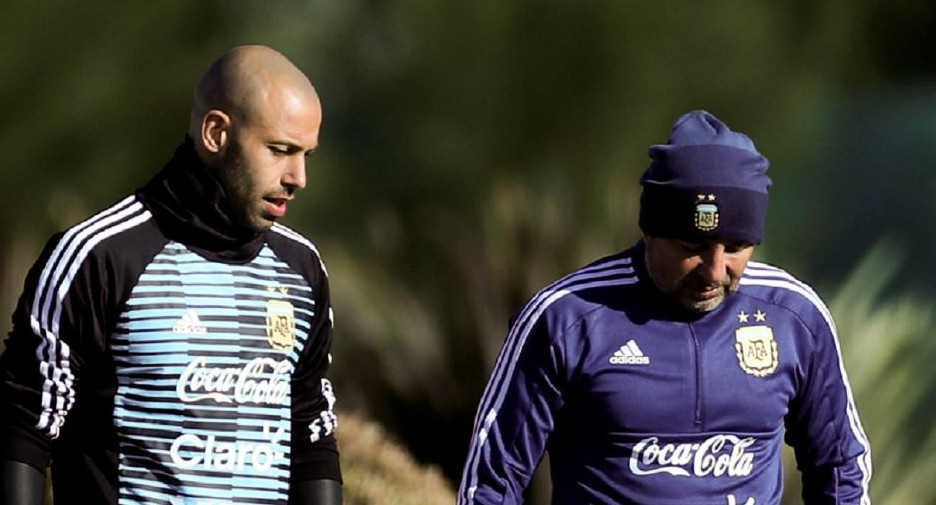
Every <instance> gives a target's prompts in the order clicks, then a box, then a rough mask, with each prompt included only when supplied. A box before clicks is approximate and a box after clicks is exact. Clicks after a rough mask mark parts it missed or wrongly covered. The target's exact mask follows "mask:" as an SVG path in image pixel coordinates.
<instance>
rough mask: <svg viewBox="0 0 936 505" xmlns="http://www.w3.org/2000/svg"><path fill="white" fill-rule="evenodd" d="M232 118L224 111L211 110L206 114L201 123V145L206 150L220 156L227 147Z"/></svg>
mask: <svg viewBox="0 0 936 505" xmlns="http://www.w3.org/2000/svg"><path fill="white" fill-rule="evenodd" d="M230 126H231V117H230V116H228V115H227V114H226V113H224V111H220V110H218V109H211V110H209V111H208V112H206V113H205V116H204V117H203V118H202V122H201V139H200V140H201V143H202V145H203V146H204V147H205V150H206V151H208V152H210V153H214V154H218V153H220V152H222V151H223V150H224V148H225V147H227V143H228V136H229V135H230Z"/></svg>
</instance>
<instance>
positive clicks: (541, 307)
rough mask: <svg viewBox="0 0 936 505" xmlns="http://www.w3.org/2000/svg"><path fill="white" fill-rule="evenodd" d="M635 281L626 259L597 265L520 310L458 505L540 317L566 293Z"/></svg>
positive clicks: (466, 498) (481, 415)
mask: <svg viewBox="0 0 936 505" xmlns="http://www.w3.org/2000/svg"><path fill="white" fill-rule="evenodd" d="M637 280H638V279H637V276H636V274H635V273H634V269H633V267H632V266H631V260H630V258H623V259H617V260H613V261H606V262H602V263H597V264H594V265H591V266H589V267H586V268H583V269H581V270H579V271H577V272H575V273H573V274H570V275H568V276H566V277H564V278H562V279H560V280H558V281H556V282H554V283H553V284H551V285H549V286H547V287H546V288H544V289H542V290H541V291H539V292H538V293H537V294H536V295H535V296H534V297H533V298H532V299H531V300H530V301H529V302H528V303H527V304H526V306H524V308H523V309H522V310H521V312H520V315H519V317H518V318H517V320H516V321H515V323H514V324H513V326H512V327H511V328H510V331H509V332H508V334H507V339H506V341H505V342H504V346H503V348H502V349H501V353H500V355H499V356H498V359H497V362H496V363H495V365H494V370H493V372H492V373H491V379H490V381H489V383H488V386H487V388H486V389H485V391H484V394H483V395H482V397H481V402H480V404H479V407H478V412H477V414H476V416H475V422H474V429H473V435H472V441H471V445H470V446H469V449H468V459H467V461H466V463H465V468H464V471H463V474H462V485H461V488H460V489H459V490H458V504H459V505H466V504H468V503H471V502H472V500H473V499H474V494H475V491H476V490H477V486H478V466H479V465H480V462H481V459H482V458H483V457H484V456H483V454H484V447H485V446H486V444H487V441H488V438H489V435H490V433H491V431H492V430H496V429H497V426H496V424H495V422H496V420H497V413H498V411H499V409H500V408H501V406H502V404H503V402H504V397H505V396H506V395H507V390H508V389H509V387H510V383H511V381H512V380H513V376H514V372H515V369H516V365H517V361H518V359H519V356H520V354H521V352H522V351H523V346H524V344H525V343H526V341H527V338H528V337H529V335H530V332H531V331H532V329H533V327H534V326H535V324H536V322H537V321H538V320H539V318H540V316H541V315H542V314H543V313H544V312H545V311H546V309H547V308H549V306H550V305H552V304H553V303H555V302H556V301H558V300H559V299H561V298H562V297H564V296H566V295H568V294H570V293H574V292H577V291H582V290H586V289H593V288H601V287H607V286H615V285H626V284H634V283H636V282H637Z"/></svg>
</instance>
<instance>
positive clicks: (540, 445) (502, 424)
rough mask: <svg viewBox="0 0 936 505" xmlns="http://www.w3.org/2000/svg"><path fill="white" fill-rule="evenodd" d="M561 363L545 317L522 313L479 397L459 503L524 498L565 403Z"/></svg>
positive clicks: (510, 502) (458, 498)
mask: <svg viewBox="0 0 936 505" xmlns="http://www.w3.org/2000/svg"><path fill="white" fill-rule="evenodd" d="M560 363H561V359H560V353H559V348H558V347H557V346H555V345H553V343H552V335H551V331H550V329H549V325H548V324H547V321H546V318H545V317H544V318H538V320H536V321H534V320H531V318H530V317H526V314H525V313H521V315H520V317H519V318H517V320H516V321H515V322H514V323H513V324H512V325H511V329H510V331H509V333H508V336H507V339H506V341H505V343H504V346H503V348H502V349H501V352H500V355H499V356H498V359H497V362H496V364H495V366H494V371H493V372H492V374H491V378H490V380H489V382H488V385H487V387H486V388H485V390H484V394H483V395H482V397H481V403H480V405H479V407H478V412H477V415H476V417H475V424H474V432H473V434H472V440H471V445H470V446H469V449H468V458H467V461H466V463H465V468H464V471H463V473H462V482H461V486H460V488H459V490H458V497H457V503H458V505H469V504H495V503H496V504H517V503H522V501H523V493H524V491H525V490H526V487H527V485H528V484H529V481H530V479H531V477H532V475H533V472H534V471H535V470H536V467H537V465H538V464H539V462H540V460H541V459H542V456H543V452H544V450H545V447H546V442H547V440H548V439H549V436H550V434H551V433H552V432H553V429H554V427H555V418H556V416H557V414H558V411H559V409H560V408H561V407H562V404H563V399H562V389H563V386H562V384H563V383H564V382H563V379H562V377H563V376H564V375H563V374H562V373H561V372H560V370H561V366H560Z"/></svg>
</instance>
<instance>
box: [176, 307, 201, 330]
mask: <svg viewBox="0 0 936 505" xmlns="http://www.w3.org/2000/svg"><path fill="white" fill-rule="evenodd" d="M172 332H173V333H183V334H186V335H203V334H205V333H208V328H205V327H204V326H203V325H202V324H201V320H199V319H198V314H196V313H195V309H188V310H186V311H185V314H182V317H181V318H179V320H178V321H176V324H175V326H173V327H172Z"/></svg>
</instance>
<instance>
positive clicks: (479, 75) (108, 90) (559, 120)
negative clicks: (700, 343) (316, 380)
mask: <svg viewBox="0 0 936 505" xmlns="http://www.w3.org/2000/svg"><path fill="white" fill-rule="evenodd" d="M934 34H936V5H934V4H932V3H926V2H916V1H912V0H894V1H887V2H885V1H883V0H871V1H870V2H863V3H860V4H855V3H854V2H846V1H844V0H830V1H825V2H806V1H802V0H798V1H797V0H794V1H786V2H779V1H766V0H764V1H755V2H749V1H742V0H716V1H713V2H702V3H689V2H674V1H661V2H628V1H621V0H615V1H611V0H595V1H589V2H569V1H557V0H544V1H540V2H532V1H524V0H498V1H496V2H495V1H491V0H481V1H479V2H432V1H429V0H397V1H389V0H356V1H345V2H331V1H327V0H309V1H280V2H263V1H259V0H239V1H237V2H222V1H217V0H211V1H200V2H182V1H178V0H176V1H172V0H157V1H154V2H148V3H137V2H132V3H126V2H113V1H103V2H96V3H94V4H77V3H71V2H64V1H61V0H49V1H47V2H41V3H36V2H32V3H30V2H26V1H25V0H10V1H7V2H3V3H0V42H2V49H0V111H3V116H2V119H0V181H2V184H0V244H4V246H3V247H2V248H0V304H2V307H5V308H6V310H10V309H11V308H12V306H13V304H14V302H15V297H16V296H17V294H18V291H19V289H20V286H21V283H22V279H23V276H24V274H25V269H26V268H27V267H28V265H29V263H30V262H31V261H32V259H33V258H34V257H35V255H36V253H37V252H38V249H39V248H40V247H41V243H42V241H43V240H45V238H46V237H47V236H48V235H49V234H50V233H52V232H53V231H56V230H59V229H61V228H63V227H65V226H67V225H69V224H72V223H74V222H77V221H78V220H80V219H81V218H83V217H84V216H86V215H87V214H88V213H90V212H91V211H93V210H94V209H97V208H100V207H103V206H105V205H107V204H108V203H109V202H111V201H113V200H115V199H116V198H117V197H118V196H121V195H123V194H125V193H127V192H129V191H131V190H132V189H133V188H135V187H137V186H139V185H140V184H142V183H143V182H145V181H146V179H147V178H148V177H149V176H150V175H151V174H152V173H154V172H155V171H156V170H157V169H158V168H159V167H161V165H162V164H163V163H164V162H165V161H166V160H167V159H168V156H169V155H170V153H171V151H172V149H173V147H175V145H176V144H177V143H178V142H180V141H181V139H182V135H183V132H184V129H185V125H186V122H187V120H188V108H189V105H190V94H191V91H192V89H193V87H194V85H195V83H196V82H197V80H198V78H199V76H200V74H201V72H202V71H203V70H204V69H205V67H206V66H207V65H208V64H209V63H210V62H211V61H212V60H213V59H214V58H215V57H217V56H218V55H219V54H220V53H221V52H223V51H224V50H226V49H227V48H229V47H230V46H232V45H235V44H240V43H253V42H259V43H266V44H269V45H272V46H273V47H276V48H277V49H279V50H281V51H282V52H284V53H285V54H286V55H287V56H289V57H290V58H291V59H293V60H294V61H295V62H296V63H297V64H298V65H299V66H300V67H301V68H303V69H304V70H306V72H307V73H308V74H309V76H310V78H311V79H312V80H313V82H314V83H315V84H316V86H317V87H318V89H319V92H320V94H321V96H322V99H323V103H324V107H325V124H324V127H323V132H322V138H321V147H320V150H319V152H318V153H317V154H316V155H315V156H314V157H313V158H312V159H311V161H310V165H309V180H310V187H309V188H307V189H306V190H305V192H304V193H303V194H302V195H301V196H300V198H299V200H297V202H296V205H295V206H294V207H293V209H292V211H291V213H290V216H289V221H288V223H287V224H290V225H292V226H294V227H295V228H297V229H299V230H300V231H302V232H303V233H305V234H306V235H308V236H309V237H311V238H312V239H313V240H314V241H315V242H316V243H317V244H318V246H319V249H320V250H321V251H322V252H323V255H324V257H325V260H326V262H327V263H328V265H329V268H330V272H331V275H332V283H333V292H334V297H335V305H336V313H337V320H336V343H335V349H334V355H335V358H336V362H335V366H334V376H335V381H336V385H337V388H338V391H339V396H340V399H341V402H342V404H343V406H345V407H349V408H350V407H353V408H356V409H360V410H361V411H363V412H365V413H366V414H367V415H368V416H369V417H371V418H374V419H377V420H379V421H380V422H381V423H383V424H384V426H386V427H387V428H388V429H389V430H390V431H392V432H393V433H395V434H396V436H397V437H399V438H400V439H401V440H402V441H403V442H404V443H405V444H406V445H407V446H408V447H409V448H410V449H411V450H412V451H413V452H414V454H415V455H416V456H417V457H418V459H420V460H421V461H423V462H432V463H437V464H440V465H442V468H443V469H444V470H445V472H446V475H447V476H448V477H449V478H450V479H453V480H455V479H457V478H458V477H459V472H460V466H461V463H462V460H463V457H464V451H465V448H466V447H467V443H468V437H469V436H470V430H471V422H472V417H473V414H474V409H475V407H476V405H477V400H478V398H479V396H480V393H481V389H482V388H483V385H484V382H485V380H486V378H487V374H488V371H489V370H490V367H491V366H492V364H493V360H494V357H495V355H496V352H497V350H498V348H499V346H500V343H501V342H502V339H503V335H504V332H505V331H506V323H507V319H508V318H509V316H510V315H511V314H512V313H513V312H514V311H516V310H518V309H519V307H520V305H521V304H522V303H523V301H524V300H525V299H526V298H527V297H528V296H530V295H531V294H532V293H533V292H534V291H535V290H536V289H537V288H539V287H540V286H542V285H543V284H545V283H546V282H548V281H550V280H552V279H554V278H556V277H558V276H560V275H562V274H564V273H566V272H568V271H570V270H572V269H574V268H576V267H578V266H580V265H581V264H583V263H585V262H587V261H589V260H591V259H593V258H595V257H598V256H601V255H604V254H606V253H609V252H612V251H615V250H618V249H621V248H623V247H627V246H628V245H630V244H631V243H633V241H634V240H636V239H637V237H638V230H637V229H636V214H637V195H638V188H637V184H636V179H637V177H638V175H639V173H640V172H641V171H642V170H643V168H644V167H645V165H646V161H647V157H646V149H647V147H648V146H649V145H650V144H652V143H656V142H662V141H664V140H665V138H666V135H667V133H668V130H669V127H670V125H671V123H672V121H673V120H674V119H675V118H676V117H678V116H679V115H680V114H681V113H683V112H685V111H687V110H690V109H693V108H706V109H708V110H710V111H712V112H714V113H715V114H716V115H718V116H719V117H721V118H722V119H724V120H725V121H727V122H728V123H729V124H730V125H732V126H733V127H734V128H736V129H739V130H741V131H744V132H745V133H748V134H749V135H750V136H751V137H752V138H754V139H755V141H756V142H757V145H758V147H759V148H760V150H761V151H762V152H763V153H765V154H766V155H767V156H768V157H769V158H770V159H771V161H772V168H771V172H770V174H771V176H772V177H773V179H774V182H775V186H774V188H773V190H772V204H771V213H770V216H769V221H768V241H767V243H766V245H765V246H763V247H762V248H761V250H760V252H759V257H760V258H761V259H765V260H768V261H771V262H774V263H777V264H780V265H782V266H784V267H786V268H787V269H788V270H790V271H791V272H793V273H795V274H796V275H798V276H799V277H801V278H803V279H805V280H807V281H810V282H811V283H813V284H815V285H817V286H818V287H819V288H821V289H820V292H834V291H835V289H834V287H835V286H838V285H840V284H842V283H843V282H846V279H848V281H847V283H846V284H844V285H843V286H844V287H842V288H841V289H840V292H841V293H842V294H841V295H840V298H836V302H834V303H833V304H832V308H833V311H834V313H835V314H836V316H837V318H838V319H839V322H840V326H841V329H842V331H841V333H842V341H843V347H844V351H845V353H846V359H847V360H848V365H849V370H852V372H853V379H854V381H855V387H856V391H857V394H858V403H859V406H860V407H861V410H862V413H863V415H864V417H865V418H866V424H867V425H868V430H869V433H870V435H871V439H872V443H874V444H875V447H880V448H879V449H878V450H877V452H876V453H875V459H876V461H879V463H878V468H879V473H878V477H877V478H876V479H875V481H874V483H873V485H874V489H875V494H876V495H877V496H880V497H884V496H904V495H900V494H898V491H897V490H898V489H900V490H909V491H906V492H908V493H910V492H912V493H916V494H913V496H915V497H916V498H913V499H910V498H908V499H906V500H905V501H903V502H900V501H899V500H898V501H895V502H893V503H936V499H934V498H932V496H933V493H932V490H931V489H930V494H929V495H925V492H926V486H927V485H931V483H930V482H928V479H927V476H926V472H925V470H920V471H919V472H918V473H917V474H915V475H916V476H910V475H909V474H904V473H905V472H904V471H898V470H897V468H898V467H905V468H918V469H925V468H933V467H934V466H933V464H932V462H929V463H926V462H927V461H928V460H926V459H923V458H925V457H926V456H925V454H926V451H925V450H923V448H926V447H932V443H933V438H934V436H936V435H934V433H936V432H934V431H933V429H932V426H934V424H933V423H932V416H931V415H930V416H927V415H926V413H927V412H929V411H930V410H932V408H931V406H932V404H933V399H934V398H933V393H932V384H934V382H936V381H934V380H933V377H932V372H931V371H929V370H928V369H927V368H926V367H925V363H928V361H929V360H931V359H932V358H933V357H934V356H933V352H932V351H933V349H932V346H930V345H929V344H928V339H927V336H928V333H929V332H928V329H929V327H930V326H931V323H932V320H931V316H930V313H931V312H932V311H931V310H929V309H928V307H929V306H930V305H931V304H932V302H933V300H934V298H936V297H934V295H933V294H932V288H931V286H932V285H933V281H934V279H936V262H933V261H932V260H931V259H930V258H929V251H931V250H933V248H936V227H934V226H930V225H929V223H931V222H933V220H934V218H936V207H934V206H933V205H932V204H931V202H930V200H931V198H930V195H932V194H934V192H936V175H934V173H933V171H932V169H931V166H932V165H933V162H934V161H936V121H934V119H936V63H934V62H936V60H934V59H933V58H932V57H931V54H930V52H931V49H930V48H931V47H933V45H934V44H933V38H934V37H936V35H934ZM875 243H883V244H886V247H888V248H886V249H875V251H876V252H873V253H871V256H869V258H872V259H869V260H868V261H869V262H870V263H867V262H866V263H861V265H863V266H860V267H857V268H858V270H857V271H856V272H857V273H855V274H854V275H853V276H851V277H849V276H848V273H849V272H851V271H852V270H853V269H855V268H856V265H859V260H860V259H861V258H863V257H865V255H866V254H867V253H868V251H869V250H870V249H871V247H872V244H875ZM897 252H900V253H901V255H900V257H901V258H902V262H898V261H897V256H898V254H897ZM869 264H871V265H873V266H872V267H868V266H867V265H869ZM885 274H886V275H885ZM888 278H892V279H893V280H892V281H891V282H889V283H885V282H884V280H883V279H888ZM856 285H857V286H859V287H858V288H853V287H852V286H856ZM850 289H851V290H855V289H858V291H857V293H858V294H864V295H865V297H864V298H862V297H861V296H858V295H854V294H853V295H849V294H848V293H851V292H854V291H849V290H850ZM872 295H873V296H872ZM908 297H910V298H908ZM839 299H843V300H846V301H847V303H838V302H837V300H839ZM911 299H912V300H913V301H912V303H911V302H909V301H906V300H911ZM898 301H900V302H898ZM859 302H860V303H859ZM869 328H876V329H875V330H874V333H873V334H872V333H869V332H871V330H870V329H869ZM865 335H868V336H865ZM927 346H928V347H927ZM871 349H874V350H875V352H874V353H872V352H871V351H870V350H871ZM875 356H876V357H877V358H876V359H878V360H890V361H876V362H874V363H869V362H868V360H870V359H872V357H875ZM930 368H932V367H930ZM361 371H366V373H361ZM927 373H928V375H927ZM904 388H905V389H904ZM898 389H899V390H900V391H901V394H897V393H896V391H898ZM875 391H883V392H885V393H883V394H877V393H876V392H875ZM879 397H881V398H879ZM878 401H880V402H883V403H880V404H878V403H876V402H878ZM888 402H891V403H888ZM927 409H929V410H927ZM896 413H902V414H900V415H896ZM891 414H895V415H891ZM927 444H929V445H927ZM929 452H930V453H934V452H933V451H929ZM908 458H916V459H908ZM930 459H931V458H930ZM916 461H919V462H920V464H919V465H918V464H917V463H916ZM924 463H926V464H928V465H929V466H928V467H927V466H925V465H924ZM908 471H909V470H908ZM914 479H915V480H914ZM929 480H931V479H929ZM924 495H925V496H928V497H929V498H926V500H929V501H925V502H924V501H920V500H921V498H920V497H921V496H924ZM893 499H895V500H896V499H897V498H893ZM888 503H890V502H888Z"/></svg>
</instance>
